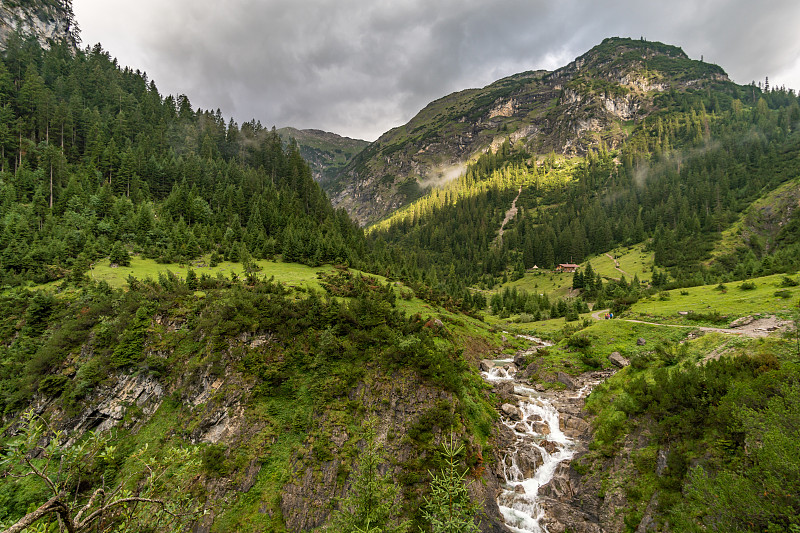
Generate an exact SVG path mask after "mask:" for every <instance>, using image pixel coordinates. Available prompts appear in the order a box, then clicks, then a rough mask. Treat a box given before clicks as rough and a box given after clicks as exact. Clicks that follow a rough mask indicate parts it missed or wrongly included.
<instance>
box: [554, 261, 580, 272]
mask: <svg viewBox="0 0 800 533" xmlns="http://www.w3.org/2000/svg"><path fill="white" fill-rule="evenodd" d="M578 268H580V265H573V264H572V263H561V264H559V265H558V266H557V267H556V272H567V273H570V272H575V271H576V270H578Z"/></svg>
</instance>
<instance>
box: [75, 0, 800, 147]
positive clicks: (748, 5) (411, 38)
mask: <svg viewBox="0 0 800 533" xmlns="http://www.w3.org/2000/svg"><path fill="white" fill-rule="evenodd" d="M74 6H75V11H76V14H77V17H78V22H79V23H80V24H81V26H82V28H83V36H84V41H85V42H87V44H92V43H94V42H96V41H100V42H102V43H103V45H104V47H105V48H106V49H107V50H109V51H110V52H111V53H112V54H113V55H115V56H117V57H119V59H120V62H121V63H122V64H126V65H130V66H132V67H134V68H141V69H142V70H146V71H147V72H148V73H149V74H150V76H151V78H153V79H155V80H156V83H157V84H158V86H159V88H160V89H161V90H162V92H167V93H173V94H177V93H185V94H187V95H188V96H189V97H190V100H191V101H192V103H193V105H194V106H195V107H197V106H200V107H203V108H211V109H215V108H218V107H219V108H221V109H222V112H223V114H224V115H226V116H230V115H233V116H234V117H235V118H236V119H237V120H238V121H240V122H241V121H242V120H249V119H250V118H253V117H255V118H256V119H258V120H261V122H262V123H264V124H265V125H267V126H271V125H273V124H275V125H277V126H279V127H280V126H283V125H292V126H295V127H301V128H306V127H316V128H321V129H326V130H329V131H334V132H337V133H340V134H344V135H350V136H355V137H361V138H367V139H374V138H375V137H377V136H378V135H379V134H380V133H382V132H384V131H386V130H387V129H389V128H391V127H393V126H397V125H400V124H402V123H404V122H406V121H407V120H409V119H410V118H411V117H412V116H413V115H414V114H415V113H416V112H417V111H419V110H420V109H421V108H422V107H424V106H425V105H426V104H427V103H428V102H430V101H431V100H434V99H436V98H439V97H441V96H444V95H446V94H448V93H450V92H453V91H456V90H461V89H465V88H470V87H480V86H484V85H486V84H488V83H491V82H492V81H494V80H496V79H498V78H501V77H503V76H507V75H510V74H514V73H516V72H520V71H524V70H532V69H538V68H546V69H553V68H557V67H559V66H562V65H564V64H566V63H568V62H569V61H571V60H572V59H573V58H574V57H575V56H577V55H580V54H582V53H583V52H585V51H586V50H588V49H589V48H591V47H592V46H593V45H595V44H597V43H599V42H600V41H601V40H602V39H603V38H604V37H608V36H629V37H639V36H644V37H645V38H647V39H649V40H660V41H664V42H668V43H670V44H675V45H678V46H681V47H683V49H684V50H685V51H686V52H687V53H688V54H689V55H690V56H691V57H694V58H698V59H699V57H700V55H701V54H702V55H703V56H704V58H705V59H706V60H707V61H713V62H715V63H718V64H720V65H721V66H722V67H723V68H725V69H726V70H727V71H728V73H729V75H730V76H731V78H732V79H734V80H735V81H737V82H739V83H748V82H750V81H751V80H754V79H755V80H763V78H764V76H770V81H771V82H772V83H773V84H776V83H778V84H780V83H784V84H786V85H787V86H791V87H795V88H800V87H799V86H800V74H798V70H800V63H798V59H797V58H798V57H800V45H799V42H800V41H798V37H796V35H795V34H796V28H797V27H798V23H799V22H800V2H797V1H796V0H780V1H766V2H761V3H753V2H752V1H744V0H730V1H724V0H706V1H704V2H697V1H696V0H694V1H670V2H666V1H665V2H661V1H659V2H647V1H642V0H638V1H635V0H616V1H614V0H495V1H493V2H487V1H486V0H434V1H431V0H394V1H384V0H337V1H328V0H228V1H227V2H218V1H210V0H191V1H189V0H172V1H170V2H157V1H155V0H139V1H138V2H135V3H132V2H122V1H121V0H113V1H110V0H74Z"/></svg>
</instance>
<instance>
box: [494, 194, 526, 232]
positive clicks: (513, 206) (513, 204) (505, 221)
mask: <svg viewBox="0 0 800 533" xmlns="http://www.w3.org/2000/svg"><path fill="white" fill-rule="evenodd" d="M520 194H522V186H521V185H520V187H519V191H517V196H516V198H514V201H513V202H511V208H510V209H509V210H508V211H506V217H505V218H504V219H503V223H502V224H500V231H499V232H498V234H497V244H502V243H503V232H504V231H505V229H506V224H508V223H509V222H511V220H512V219H513V218H514V217H515V216H517V211H519V209H517V200H519V195H520Z"/></svg>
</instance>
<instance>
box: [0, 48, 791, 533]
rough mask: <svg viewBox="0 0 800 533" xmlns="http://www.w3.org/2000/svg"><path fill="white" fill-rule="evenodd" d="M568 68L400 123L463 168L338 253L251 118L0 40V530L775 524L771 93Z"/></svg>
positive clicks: (782, 454) (786, 464)
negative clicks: (1, 46) (526, 128)
mask: <svg viewBox="0 0 800 533" xmlns="http://www.w3.org/2000/svg"><path fill="white" fill-rule="evenodd" d="M642 47H644V48H642ZM648 47H649V48H648ZM650 48H652V49H653V51H651V52H646V50H650ZM621 50H623V51H624V50H627V51H626V52H621ZM645 52H646V53H645ZM620 54H621V55H620ZM643 55H644V59H643V58H642V57H643ZM583 57H584V58H583V59H580V58H579V60H578V61H576V63H574V64H573V65H572V66H571V67H569V68H567V67H565V69H567V70H565V69H562V70H561V71H556V72H555V73H543V72H539V73H527V74H524V75H520V76H519V77H512V78H509V79H507V80H501V82H498V84H495V89H496V91H497V92H496V93H492V94H489V96H488V97H487V98H485V101H482V100H481V99H480V94H481V91H471V92H470V91H467V92H465V93H459V94H457V95H454V96H453V102H457V101H462V100H459V99H463V102H465V103H464V106H463V109H462V110H461V111H459V112H458V113H455V112H453V117H455V119H460V118H461V117H465V118H464V121H463V122H458V120H456V121H455V122H452V123H451V122H448V121H446V120H445V118H444V117H442V118H440V119H437V120H438V121H439V122H437V121H436V120H433V119H432V118H431V117H428V118H425V117H422V118H425V120H422V118H420V122H421V123H420V126H423V125H424V126H425V127H431V128H433V126H435V127H436V128H438V130H440V131H456V130H457V129H458V128H460V127H462V126H461V125H463V124H467V117H466V115H465V114H464V113H466V111H465V110H466V109H468V108H469V109H477V110H479V111H480V113H485V114H486V113H488V114H489V115H491V114H492V113H495V116H494V117H492V118H491V119H490V118H485V119H482V121H481V122H480V124H478V125H475V124H477V123H478V119H480V118H481V116H482V115H481V116H476V117H473V118H470V119H469V120H470V121H471V122H470V124H473V126H470V127H471V128H473V129H474V130H475V132H476V133H475V136H476V137H477V138H480V139H482V140H481V141H480V142H481V143H484V144H485V145H486V146H487V147H491V145H492V144H493V143H494V145H495V147H494V149H486V151H485V152H481V150H480V149H478V152H479V153H478V155H477V156H475V155H474V154H473V156H472V157H471V158H470V159H469V161H468V163H467V164H466V165H465V167H464V172H463V175H460V176H458V177H457V178H455V179H453V180H451V181H449V182H447V183H444V184H442V185H441V186H439V187H436V188H433V189H432V190H431V191H430V193H429V194H426V195H424V196H421V197H420V198H418V199H417V200H415V201H413V202H411V203H409V204H407V205H405V206H403V207H402V208H400V209H398V210H397V211H395V212H393V213H392V215H391V216H389V217H387V218H385V219H384V220H382V221H381V222H380V223H379V224H376V225H374V226H372V227H371V228H370V230H369V231H367V232H365V231H364V230H362V229H361V228H359V227H358V226H357V225H356V224H355V223H354V222H353V221H352V220H351V219H350V218H348V216H347V214H346V213H345V211H344V210H336V209H334V208H333V206H332V205H331V203H330V202H329V201H328V199H327V197H326V195H325V194H323V191H322V189H321V187H320V185H319V183H317V182H315V181H314V180H313V179H312V170H311V168H310V167H309V165H308V164H307V163H306V162H305V161H304V160H303V158H302V157H301V148H300V144H299V143H293V142H288V143H287V142H285V141H284V140H282V139H281V138H280V137H279V135H278V133H277V131H275V130H273V131H269V130H266V129H264V128H263V127H262V126H261V124H260V123H259V122H257V121H255V120H252V121H250V122H245V123H243V124H242V125H241V126H239V125H237V124H236V122H234V121H233V120H230V121H227V122H226V120H224V118H223V117H222V116H221V113H220V112H219V111H217V112H211V111H203V110H195V108H194V107H193V106H192V105H191V103H190V101H189V98H188V97H187V96H186V95H180V96H178V97H173V96H163V95H161V94H160V93H159V91H158V89H157V87H156V84H155V82H154V81H152V80H147V79H146V77H145V76H144V75H142V74H141V73H140V72H139V71H134V70H132V69H130V68H126V67H121V66H119V65H118V63H117V62H116V61H115V60H113V59H112V58H111V57H110V56H109V55H108V53H106V52H104V51H103V49H102V47H100V46H99V45H98V46H96V47H93V48H91V49H86V50H77V51H75V53H74V54H70V53H68V52H67V51H66V49H65V47H64V46H62V45H58V46H51V47H50V48H49V49H44V48H42V47H41V46H40V45H39V43H38V42H37V41H36V40H35V39H27V40H22V39H18V38H11V39H9V41H8V43H7V49H6V51H5V52H3V53H2V54H0V530H1V531H9V532H16V531H21V530H24V529H25V528H26V527H28V529H29V530H31V529H33V528H36V530H42V531H55V530H56V529H59V528H61V529H66V530H70V531H88V530H90V529H91V530H94V531H104V532H108V531H120V532H121V531H124V532H132V531H154V532H155V531H188V530H193V531H202V532H208V533H211V532H224V531H242V532H256V531H271V532H275V533H286V532H292V533H295V532H302V531H320V530H325V531H356V530H361V531H364V530H376V529H380V530H382V531H395V532H397V531H409V530H414V531H431V530H436V527H435V522H436V521H437V520H438V521H442V520H447V521H449V522H450V525H451V526H452V524H453V522H456V523H458V524H459V525H458V526H453V527H449V530H452V531H478V530H479V531H481V532H482V533H503V532H506V531H508V530H509V528H510V527H514V528H515V529H514V530H523V531H525V530H526V531H539V530H541V529H543V528H545V527H546V528H547V529H548V530H549V531H575V532H580V533H590V532H597V531H623V530H629V531H634V530H637V531H654V530H658V531H738V530H746V531H793V530H796V529H797V526H798V525H800V524H799V523H798V521H797V517H798V516H800V501H798V499H797V497H796V495H797V494H800V479H798V476H797V471H798V470H800V447H798V446H797V438H798V437H797V428H798V427H800V369H798V365H797V360H798V358H800V332H798V327H797V326H798V325H800V314H799V313H800V310H798V309H797V308H796V307H795V302H797V301H798V298H800V280H798V275H797V272H798V269H800V231H798V228H800V210H799V209H797V202H798V200H799V199H800V194H798V192H797V191H798V189H799V188H800V166H799V165H798V161H800V100H799V99H798V97H797V95H796V94H795V93H794V92H792V91H786V90H783V89H780V90H775V89H773V90H769V91H767V90H764V91H762V90H761V89H760V88H756V87H755V86H739V85H735V84H733V83H730V82H728V81H726V80H725V78H724V73H723V72H722V71H721V69H719V67H715V66H710V65H706V64H704V63H701V62H694V61H690V60H688V59H687V58H685V56H684V55H682V53H681V52H680V50H679V49H677V48H674V47H669V46H666V45H658V44H653V43H646V44H645V43H643V42H640V41H630V40H620V39H614V40H610V41H606V42H604V43H603V44H601V45H600V46H598V47H596V48H595V49H594V50H593V51H592V52H591V53H590V54H587V55H586V56H583ZM579 63H580V64H579ZM656 67H657V68H656ZM569 69H572V70H569ZM559 72H561V74H558V73H559ZM579 73H583V74H579ZM604 76H605V77H604ZM609 76H610V78H609ZM620 76H621V77H622V78H625V79H628V78H630V79H633V77H636V76H639V77H640V78H641V79H642V80H645V81H646V82H647V84H649V85H642V86H641V87H639V88H637V87H638V86H637V85H636V84H635V83H633V82H631V83H628V82H625V83H626V84H627V85H626V84H621V82H619V79H622V78H620ZM642 76H644V77H643V78H642ZM640 78H636V79H640ZM554 80H555V81H554ZM559 80H560V81H559ZM598 80H599V81H598ZM603 80H605V81H603ZM608 80H612V81H613V80H617V81H613V83H612V82H611V81H608ZM557 81H558V83H556V82H557ZM645 81H641V83H640V84H645ZM558 85H560V88H557V86H558ZM616 85H619V86H620V87H621V88H620V89H615V88H614V87H615V86H616ZM526 87H529V88H530V87H532V88H533V89H536V88H537V87H538V89H537V90H539V91H541V95H542V98H545V97H546V98H549V100H547V101H546V102H538V101H537V100H536V95H538V94H540V93H538V92H536V90H533V89H530V91H529V92H525V91H527V90H528V89H526ZM645 89H646V90H645ZM625 91H627V92H625ZM490 93H491V91H490ZM501 93H502V94H505V96H503V97H502V98H501V97H500V96H498V95H499V94H501ZM525 95H528V96H529V98H528V96H526V97H525V98H523V96H525ZM526 98H527V99H526ZM445 101H447V99H445ZM481 102H483V103H482V104H481ZM498 102H499V103H501V104H502V106H501V108H499V109H495V107H496V106H497V103H498ZM504 102H505V103H504ZM508 102H511V103H510V104H509V103H508ZM547 102H549V103H547ZM467 104H469V105H467ZM479 104H480V105H479ZM437 105H439V104H437ZM452 105H455V103H452ZM432 106H433V107H435V105H434V104H432ZM470 106H471V107H470ZM521 106H528V107H529V108H530V109H531V111H529V112H528V115H531V116H532V117H533V118H531V117H528V118H526V120H528V121H529V124H530V125H531V127H533V126H536V125H537V124H538V126H536V127H539V128H540V130H541V131H539V132H538V133H536V132H533V133H530V135H521V134H520V136H519V137H518V138H513V139H512V138H511V135H512V134H513V133H516V132H519V131H521V128H522V126H519V125H517V126H515V125H514V123H513V120H517V119H518V120H519V122H520V124H521V123H522V118H521V117H520V116H518V115H517V114H519V113H521V112H518V109H517V108H518V107H521ZM537 106H538V107H537ZM542 106H544V107H542ZM625 106H628V107H625ZM445 107H446V106H445ZM609 108H612V109H611V110H609ZM492 110H494V111H492ZM537 110H538V111H537ZM515 113H517V114H515ZM506 115H508V116H506ZM540 115H541V116H540ZM487 116H488V115H487ZM515 117H517V118H516V119H515ZM526 117H527V115H526ZM536 117H538V118H536ZM548 117H549V118H548ZM625 117H632V118H628V119H626V118H625ZM534 119H536V120H538V122H536V121H535V120H534ZM586 121H588V122H586ZM593 121H597V122H596V123H595V122H593ZM423 122H424V124H422V123H423ZM487 122H491V123H494V124H495V126H494V127H493V128H488V129H487V128H486V127H484V126H486V123H487ZM434 123H435V124H434ZM504 124H505V125H506V126H507V127H506V131H505V132H502V134H501V132H500V131H499V130H498V128H502V127H503V125H504ZM581 124H583V126H586V127H585V128H584V127H583V126H581ZM587 124H588V125H587ZM438 130H437V131H438ZM579 130H580V131H579ZM420 131H422V130H420ZM432 131H433V130H432ZM545 132H548V133H547V134H545ZM395 133H397V132H395ZM505 134H507V135H506V136H505V137H504V135H505ZM295 135H296V136H301V135H303V132H297V133H296V134H295ZM314 135H317V136H319V135H320V134H318V133H315V134H314ZM398 135H399V134H398ZM415 135H416V134H415ZM322 137H325V134H322ZM409 139H410V138H409ZM430 139H433V137H430ZM334 140H336V139H335V138H334ZM412 140H413V142H412ZM306 142H309V144H313V142H316V141H306ZM319 142H322V141H319ZM326 142H327V141H326ZM337 142H339V141H337ZM421 142H423V141H422V140H420V139H418V138H416V137H414V139H410V140H408V142H407V143H406V145H402V146H401V149H398V150H397V152H396V154H398V157H400V156H401V155H402V154H405V153H408V154H410V155H409V156H408V157H409V158H410V159H409V160H412V159H413V158H414V157H416V158H417V159H413V161H422V159H420V158H422V156H423V155H426V154H425V153H422V154H419V153H412V152H411V150H413V148H414V147H413V146H412V145H413V143H421ZM431 142H432V141H431ZM475 142H477V141H475ZM486 143H488V144H486ZM439 144H440V145H441V146H445V145H447V143H446V142H445V141H444V140H440V141H439ZM317 146H320V145H319V144H318V145H317ZM431 146H433V144H432V145H431ZM342 150H343V151H344V149H342ZM354 150H355V148H354ZM406 150H407V151H408V152H405V151H406ZM556 152H558V153H556ZM333 153H337V152H336V148H333ZM469 153H470V152H469V150H467V149H466V148H464V153H463V157H468V154H469ZM389 155H391V154H387V157H388V158H389V161H390V162H391V161H392V157H389ZM373 156H374V154H373V155H370V154H369V153H367V154H366V155H363V156H360V157H362V159H361V160H362V161H371V159H370V158H371V157H373ZM427 156H429V157H430V158H431V159H430V161H433V160H435V157H434V156H435V154H434V152H433V150H432V149H431V151H429V152H428V153H427ZM358 160H359V157H356V158H355V159H354V161H352V162H351V163H350V165H353V164H355V161H358ZM413 161H412V162H413ZM430 161H429V162H428V163H430ZM428 163H426V164H428ZM386 164H388V163H386ZM409 164H410V163H409ZM387 168H388V167H387ZM389 177H390V178H391V176H389ZM389 181H390V180H389V179H387V185H388V184H389V183H388V182H389ZM414 183H415V185H414V184H410V183H409V185H407V186H406V188H405V189H403V190H404V191H405V192H410V193H414V192H415V191H414V187H416V188H417V190H416V193H415V194H419V193H420V190H419V188H420V183H417V182H416V181H415V182H414ZM334 185H336V183H334ZM412 196H413V194H412ZM559 263H578V265H568V267H569V269H570V270H571V269H574V268H576V266H577V270H576V271H575V272H570V273H565V272H560V271H559V268H558V267H559V266H561V265H559ZM562 270H563V269H562ZM590 306H592V309H591V311H590ZM612 315H613V316H612ZM603 316H605V317H607V318H608V319H602V318H603ZM612 318H613V320H612ZM792 323H794V324H792ZM792 325H794V331H792ZM512 361H513V362H512ZM618 367H620V370H619V371H617V370H616V369H617V368H618ZM622 367H624V368H622ZM590 389H591V391H592V392H591V394H590V395H588V396H587V394H589V391H590ZM573 454H574V455H573ZM569 457H571V459H569ZM550 474H552V479H550V481H548V477H549V475H550ZM523 480H524V481H523ZM376 502H377V503H376ZM534 509H535V510H536V512H535V513H533V514H538V513H540V512H541V514H542V517H541V518H540V519H538V518H534V517H533V516H530V515H531V513H532V510H534ZM365 510H366V511H368V512H365ZM365 514H368V516H365ZM454 514H455V515H456V516H453V515H454ZM526 515H527V516H526ZM478 522H480V524H479V525H478ZM534 522H537V523H538V525H537V524H536V523H534ZM513 524H516V525H518V526H524V529H519V528H516V526H513Z"/></svg>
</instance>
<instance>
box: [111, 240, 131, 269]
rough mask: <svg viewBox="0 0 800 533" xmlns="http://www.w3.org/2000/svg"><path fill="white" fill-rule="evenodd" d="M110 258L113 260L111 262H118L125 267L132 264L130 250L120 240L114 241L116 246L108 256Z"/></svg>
mask: <svg viewBox="0 0 800 533" xmlns="http://www.w3.org/2000/svg"><path fill="white" fill-rule="evenodd" d="M108 260H109V261H110V262H111V264H115V263H116V264H117V265H119V266H123V267H127V266H131V258H130V256H129V255H128V251H127V250H126V249H125V247H124V246H123V245H122V243H121V242H120V241H117V242H115V243H114V246H113V247H112V248H111V253H110V254H109V256H108Z"/></svg>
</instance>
